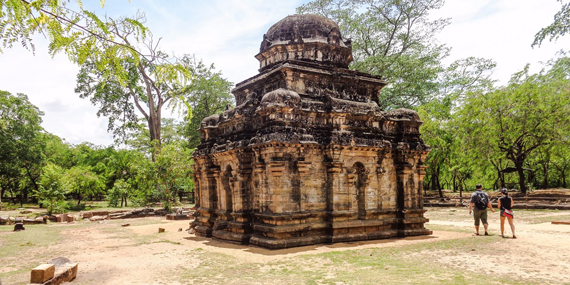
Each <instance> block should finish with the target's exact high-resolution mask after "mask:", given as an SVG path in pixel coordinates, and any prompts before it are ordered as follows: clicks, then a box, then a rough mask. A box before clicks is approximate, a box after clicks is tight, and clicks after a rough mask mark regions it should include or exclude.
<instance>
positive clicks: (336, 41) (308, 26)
mask: <svg viewBox="0 0 570 285" xmlns="http://www.w3.org/2000/svg"><path fill="white" fill-rule="evenodd" d="M309 42H321V43H326V44H332V45H336V46H341V47H347V45H346V44H345V43H344V42H343V41H342V36H341V34H340V28H339V27H338V25H337V24H336V23H335V22H334V21H333V20H331V19H329V18H325V17H323V16H319V15H313V14H301V15H290V16H287V17H285V18H284V19H283V20H281V21H279V22H277V23H275V24H274V25H273V26H271V28H269V30H268V31H267V33H266V34H265V37H264V43H265V44H264V43H262V45H261V47H260V52H264V51H266V50H267V49H269V48H270V47H272V46H276V45H286V44H293V43H309Z"/></svg>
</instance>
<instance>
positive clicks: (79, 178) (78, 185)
mask: <svg viewBox="0 0 570 285" xmlns="http://www.w3.org/2000/svg"><path fill="white" fill-rule="evenodd" d="M65 179H66V180H67V185H68V187H69V190H70V192H71V193H75V194H77V205H81V196H82V195H96V194H99V193H100V192H101V190H102V189H103V185H104V184H103V182H102V181H101V179H100V178H99V176H97V174H96V173H95V172H93V171H91V169H89V167H87V166H84V165H80V166H74V167H72V168H70V169H69V170H67V171H66V173H65Z"/></svg>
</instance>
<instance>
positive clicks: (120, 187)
mask: <svg viewBox="0 0 570 285" xmlns="http://www.w3.org/2000/svg"><path fill="white" fill-rule="evenodd" d="M130 188H131V187H130V185H129V184H128V183H127V182H125V181H124V180H122V179H119V180H117V181H115V185H113V188H111V190H109V193H108V194H107V201H109V206H112V207H118V206H119V199H121V207H123V203H124V205H125V207H127V206H128V205H127V200H128V198H129V195H130V192H131V189H130Z"/></svg>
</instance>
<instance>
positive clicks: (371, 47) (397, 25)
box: [297, 0, 449, 109]
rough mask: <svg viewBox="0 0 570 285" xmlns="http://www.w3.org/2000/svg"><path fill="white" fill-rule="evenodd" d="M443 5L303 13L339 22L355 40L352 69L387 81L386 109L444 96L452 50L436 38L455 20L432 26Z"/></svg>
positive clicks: (431, 0)
mask: <svg viewBox="0 0 570 285" xmlns="http://www.w3.org/2000/svg"><path fill="white" fill-rule="evenodd" d="M443 3H444V1H443V0H421V1H417V0H404V1H401V0H370V1H368V0H314V1H311V2H309V3H307V4H305V5H302V6H301V7H299V8H298V9H297V12H298V13H314V14H319V15H322V16H325V17H328V18H331V19H333V20H335V21H336V22H337V23H338V24H339V27H340V29H341V32H342V35H343V37H344V38H347V39H348V38H351V39H352V49H353V54H354V62H353V63H352V64H351V68H354V69H357V70H359V71H363V72H367V73H371V74H375V75H381V76H382V77H383V78H384V80H386V81H387V82H388V83H389V85H388V86H386V87H385V88H384V89H382V92H380V98H379V104H380V106H381V107H382V108H383V109H391V108H399V107H407V108H410V107H413V106H418V105H421V104H423V103H426V102H427V101H429V100H430V99H431V98H432V96H433V95H434V94H436V93H438V89H439V85H438V75H439V74H440V73H441V72H443V70H444V67H443V65H442V63H441V61H442V59H444V58H445V57H447V56H448V53H449V48H447V47H446V46H445V45H443V44H438V43H437V42H436V41H435V35H436V34H437V33H439V32H440V31H441V30H442V29H443V28H445V26H447V25H448V24H449V19H436V20H430V19H429V18H428V15H429V13H430V11H432V10H435V9H439V8H441V7H442V6H443Z"/></svg>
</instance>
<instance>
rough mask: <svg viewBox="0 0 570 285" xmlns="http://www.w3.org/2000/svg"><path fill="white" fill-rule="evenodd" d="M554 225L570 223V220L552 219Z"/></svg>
mask: <svg viewBox="0 0 570 285" xmlns="http://www.w3.org/2000/svg"><path fill="white" fill-rule="evenodd" d="M552 224H554V225H570V220H567V221H552Z"/></svg>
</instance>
